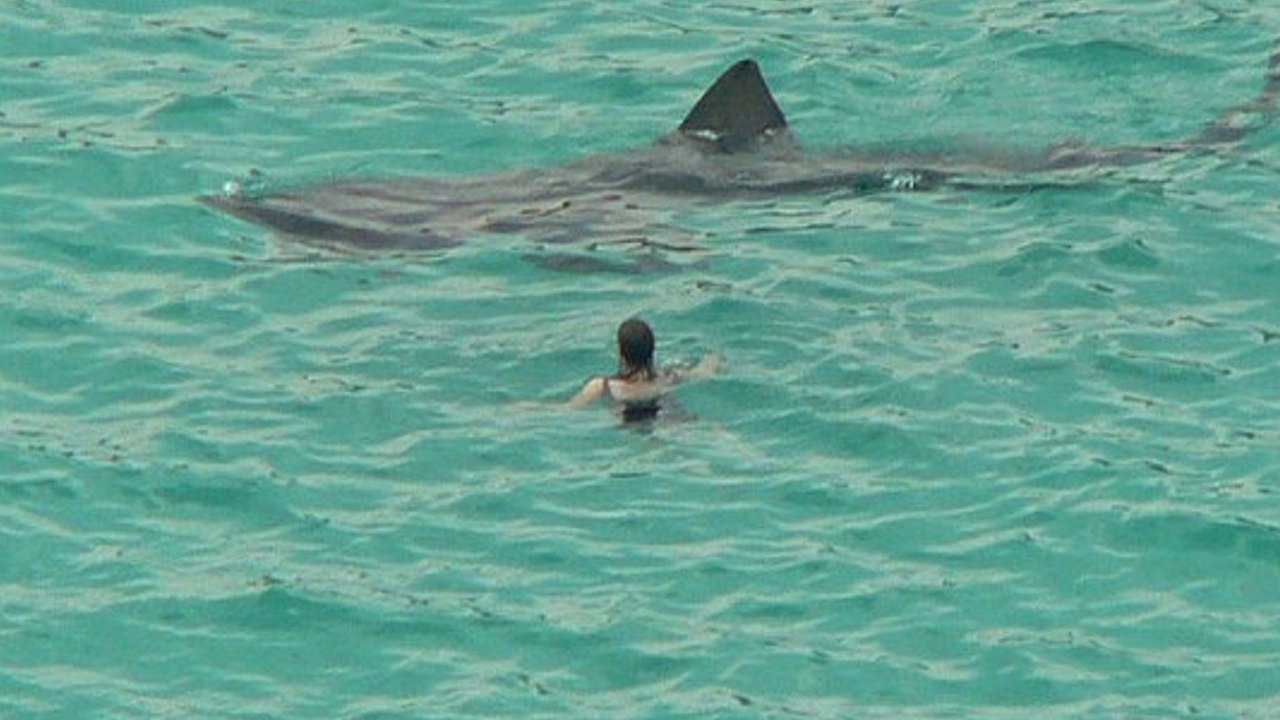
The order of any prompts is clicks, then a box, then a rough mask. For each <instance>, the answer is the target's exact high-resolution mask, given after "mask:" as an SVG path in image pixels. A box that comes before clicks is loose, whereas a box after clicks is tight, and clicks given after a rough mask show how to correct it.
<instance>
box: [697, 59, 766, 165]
mask: <svg viewBox="0 0 1280 720" xmlns="http://www.w3.org/2000/svg"><path fill="white" fill-rule="evenodd" d="M786 129H787V118H786V116H784V115H783V114H782V109H781V108H779V107H778V102H777V101H776V100H774V99H773V93H771V92H769V86H768V84H766V83H765V81H764V76H763V75H761V74H760V66H759V65H757V64H756V62H755V61H754V60H739V61H738V62H736V63H734V64H733V65H732V66H731V67H730V68H729V69H728V70H725V71H724V72H723V73H722V74H721V75H720V77H718V78H716V81H715V82H714V83H712V84H711V87H710V88H708V89H707V91H706V92H705V93H703V94H702V97H700V98H698V102H696V103H694V105H693V109H692V110H690V111H689V114H688V115H686V116H685V118H684V121H683V122H681V123H680V127H679V128H677V130H678V131H679V132H680V133H681V134H683V135H684V136H686V137H689V138H691V139H694V140H697V141H701V142H703V143H709V144H711V145H712V146H713V147H714V149H716V150H718V151H720V152H727V153H732V152H741V151H745V150H751V149H754V148H755V147H756V146H757V145H758V144H759V143H760V141H761V140H764V139H767V138H769V137H772V136H774V135H777V134H780V133H782V132H784V131H785V130H786Z"/></svg>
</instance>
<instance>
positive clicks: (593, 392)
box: [565, 377, 605, 408]
mask: <svg viewBox="0 0 1280 720" xmlns="http://www.w3.org/2000/svg"><path fill="white" fill-rule="evenodd" d="M604 390H605V386H604V378H602V377H593V378H591V379H590V380H588V381H587V384H586V385H583V386H582V389H581V390H579V391H578V394H577V395H574V396H573V397H571V398H569V401H568V402H566V403H565V404H566V405H568V406H569V407H571V408H584V407H586V406H588V405H590V404H591V403H593V402H595V401H596V400H599V399H600V397H601V396H603V395H604Z"/></svg>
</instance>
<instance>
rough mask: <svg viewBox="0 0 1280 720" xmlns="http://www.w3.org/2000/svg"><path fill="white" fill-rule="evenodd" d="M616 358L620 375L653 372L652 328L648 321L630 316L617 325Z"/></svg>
mask: <svg viewBox="0 0 1280 720" xmlns="http://www.w3.org/2000/svg"><path fill="white" fill-rule="evenodd" d="M618 358H619V359H620V360H621V363H622V368H621V374H622V375H631V374H633V373H636V372H645V374H650V375H651V374H653V372H654V370H653V330H652V329H651V328H650V327H649V324H648V323H646V322H645V321H643V320H641V319H640V318H631V319H630V320H627V321H626V322H624V323H622V324H621V325H619V326H618Z"/></svg>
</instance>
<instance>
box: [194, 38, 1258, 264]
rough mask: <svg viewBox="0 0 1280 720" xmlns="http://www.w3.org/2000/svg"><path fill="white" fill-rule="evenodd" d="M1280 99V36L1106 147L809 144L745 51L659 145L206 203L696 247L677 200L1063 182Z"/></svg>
mask: <svg viewBox="0 0 1280 720" xmlns="http://www.w3.org/2000/svg"><path fill="white" fill-rule="evenodd" d="M1278 96H1280V43H1278V44H1277V45H1276V46H1275V47H1273V48H1272V50H1271V52H1270V55H1269V57H1268V61H1267V66H1266V72H1265V77H1264V81H1263V87H1262V89H1261V91H1260V92H1259V93H1258V95H1257V96H1256V97H1254V98H1253V99H1252V100H1250V101H1248V102H1246V103H1242V104H1240V105H1237V106H1234V107H1231V108H1228V109H1226V110H1224V111H1222V112H1220V113H1219V114H1218V115H1217V116H1216V117H1214V118H1213V119H1212V120H1210V121H1209V122H1207V123H1206V124H1205V125H1203V127H1202V128H1201V129H1200V131H1199V133H1197V134H1195V135H1192V136H1190V137H1185V138H1181V139H1175V140H1171V141H1167V142H1159V143H1151V144H1142V145H1126V146H1100V147H1092V146H1089V145H1087V144H1085V143H1083V142H1080V141H1076V140H1070V141H1064V142H1061V143H1058V144H1055V145H1052V146H1049V147H1046V148H1043V149H1040V150H1035V151H1030V152H1026V151H991V150H982V151H975V150H973V149H966V148H956V149H953V150H946V149H941V150H939V149H932V150H928V151H920V152H911V151H904V150H896V149H881V150H868V149H862V150H859V149H857V148H842V149H836V150H831V151H820V152H809V151H806V150H805V149H804V148H803V147H802V146H801V144H800V143H799V142H798V141H797V140H796V138H795V136H794V135H793V134H792V132H791V129H790V125H789V123H788V121H787V118H786V116H785V115H784V113H783V111H782V109H781V107H780V106H779V104H778V102H777V100H776V99H775V98H774V95H773V92H772V91H771V90H770V88H769V85H768V83H767V82H766V81H765V78H764V75H763V73H762V72H761V69H760V66H759V64H758V63H757V62H755V61H754V60H752V59H744V60H740V61H738V62H736V63H734V64H733V65H731V66H730V67H729V68H728V69H726V70H725V71H724V72H723V73H721V74H720V76H719V77H718V78H717V79H716V80H715V81H714V82H713V83H712V84H711V85H710V87H709V88H707V89H706V91H705V92H703V94H702V95H701V96H700V97H699V98H698V100H697V102H695V103H694V105H693V107H692V108H691V109H690V110H689V111H688V113H687V114H686V115H685V117H684V119H683V121H681V123H680V124H679V125H678V126H677V127H676V128H675V129H674V130H672V131H670V132H667V133H666V134H664V135H662V136H660V137H659V138H658V139H657V140H656V141H654V142H653V143H652V144H651V145H649V146H647V147H641V148H638V149H632V150H627V151H623V152H615V153H604V154H597V155H590V156H587V157H584V158H582V159H579V160H577V161H573V162H570V163H567V164H564V165H560V166H554V167H543V168H525V169H518V170H511V171H507V172H503V173H499V174H490V175H480V176H461V177H449V176H440V177H398V178H389V179H348V180H335V181H329V182H324V183H319V184H315V185H312V186H308V187H301V188H298V189H291V190H283V191H279V192H261V191H259V192H254V191H251V190H245V189H242V188H239V187H238V186H235V185H234V184H231V183H229V186H230V187H229V188H228V189H225V190H224V192H221V193H215V194H209V195H203V196H201V197H199V198H198V199H199V201H200V202H202V203H204V204H205V205H207V206H210V207H212V208H216V209H217V210H220V211H223V212H226V213H229V214H230V215H233V216H235V217H237V218H240V219H243V220H247V221H250V222H253V223H257V224H259V225H263V226H266V227H268V228H270V229H271V230H273V231H275V232H276V233H277V234H279V235H282V236H285V237H287V238H292V239H296V240H298V241H300V242H303V243H306V244H308V245H311V246H316V247H321V248H329V249H332V250H337V251H387V250H390V251H412V250H433V249H440V248H448V247H451V246H454V245H457V244H459V243H461V242H462V241H463V240H465V239H468V238H475V237H483V236H486V235H492V234H502V235H505V234H514V235H519V236H522V237H524V238H526V239H528V240H532V241H535V242H538V243H545V244H561V243H569V242H574V243H589V244H590V245H591V246H592V247H597V246H599V245H601V244H622V245H634V246H640V247H647V248H649V249H651V250H654V249H657V250H660V249H663V248H666V249H670V250H682V249H689V248H688V246H687V245H680V244H678V243H675V242H669V241H668V240H669V239H670V238H671V237H678V233H673V232H664V227H663V225H662V223H660V222H657V221H656V220H655V218H660V217H661V209H662V208H664V207H665V206H668V205H670V203H671V202H672V200H673V199H677V198H697V199H702V200H713V201H715V200H726V199H735V198H761V197H763V198H769V197H775V196H780V195H794V194H804V193H812V194H817V193H833V192H838V193H852V194H865V193H875V192H886V191H897V192H916V191H925V190H934V189H938V188H947V187H951V188H958V189H971V188H988V189H1023V190H1030V189H1035V188H1037V187H1044V186H1057V184H1058V183H1060V182H1063V181H1062V180H1059V179H1055V178H1060V177H1062V175H1063V174H1064V173H1066V174H1067V175H1068V176H1069V177H1070V178H1077V177H1078V172H1079V171H1084V172H1086V173H1087V172H1088V171H1089V170H1091V169H1094V168H1103V167H1123V166H1132V165H1137V164H1140V163H1149V162H1153V161H1156V160H1159V159H1160V158H1163V157H1167V156H1169V155H1171V154H1175V153H1185V152H1188V151H1193V150H1196V149H1199V148H1215V147H1219V146H1224V145H1229V144H1232V143H1237V142H1239V141H1240V140H1242V139H1243V138H1245V137H1246V136H1248V135H1250V134H1251V133H1254V132H1257V131H1258V130H1260V129H1261V128H1263V127H1266V126H1267V125H1268V124H1269V123H1270V122H1271V121H1272V120H1273V119H1274V116H1275V113H1276V99H1277V97H1278ZM1068 182H1070V180H1068ZM666 229H667V230H670V228H666ZM664 238H665V239H664ZM648 257H650V258H651V259H650V260H649V261H642V262H638V263H636V264H634V265H630V266H627V267H628V268H629V269H633V270H638V271H643V270H646V269H652V267H650V266H649V265H646V262H656V263H658V264H662V261H661V260H653V259H652V257H653V256H652V254H649V255H648ZM544 260H546V261H547V263H548V264H550V265H552V266H555V267H558V268H559V269H565V270H575V269H576V270H593V269H610V268H609V267H606V266H604V265H601V262H602V261H597V260H593V259H591V258H589V257H586V256H583V255H581V254H577V255H566V254H553V255H548V256H545V257H544Z"/></svg>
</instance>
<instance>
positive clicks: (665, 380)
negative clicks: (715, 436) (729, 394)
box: [568, 318, 724, 423]
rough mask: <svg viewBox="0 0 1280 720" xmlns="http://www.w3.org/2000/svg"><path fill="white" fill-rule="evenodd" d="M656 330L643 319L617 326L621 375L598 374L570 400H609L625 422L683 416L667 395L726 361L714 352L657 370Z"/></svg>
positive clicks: (574, 404) (584, 403)
mask: <svg viewBox="0 0 1280 720" xmlns="http://www.w3.org/2000/svg"><path fill="white" fill-rule="evenodd" d="M653 348H654V339H653V329H652V328H650V327H649V324H648V323H646V322H645V321H643V320H641V319H640V318H631V319H630V320H626V321H625V322H623V323H622V324H621V325H619V326H618V372H617V373H615V374H613V375H608V376H605V375H597V376H595V377H592V378H591V379H590V380H588V381H587V384H586V385H584V386H583V387H582V389H581V390H579V391H578V394H577V395H574V396H573V397H572V398H571V399H570V400H569V403H568V404H569V405H570V406H571V407H575V408H581V407H586V406H588V405H590V404H591V403H593V402H595V401H597V400H600V399H607V400H608V401H609V402H610V404H611V405H612V406H613V409H614V411H615V412H617V413H618V415H619V417H621V418H622V421H623V422H624V423H631V422H640V421H646V420H655V419H658V418H660V417H664V416H668V415H672V414H683V411H682V410H680V409H679V406H678V405H677V404H676V403H675V402H674V400H672V399H671V398H670V397H668V395H667V393H668V391H670V390H671V388H672V387H674V386H675V385H677V384H679V383H681V382H684V381H686V380H696V379H699V378H704V377H708V376H710V375H714V374H715V373H717V372H720V371H721V370H722V369H723V368H724V358H722V357H720V356H719V355H717V354H715V353H711V354H709V355H707V356H706V357H704V358H702V360H701V361H700V362H699V363H698V364H696V365H688V366H685V365H673V366H669V367H658V366H657V365H656V364H655V363H654V359H653Z"/></svg>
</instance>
